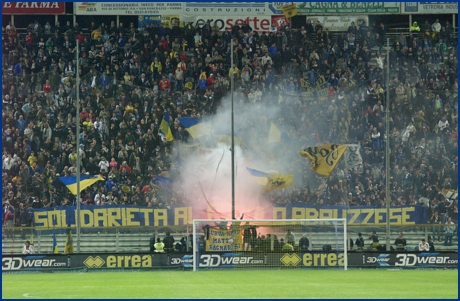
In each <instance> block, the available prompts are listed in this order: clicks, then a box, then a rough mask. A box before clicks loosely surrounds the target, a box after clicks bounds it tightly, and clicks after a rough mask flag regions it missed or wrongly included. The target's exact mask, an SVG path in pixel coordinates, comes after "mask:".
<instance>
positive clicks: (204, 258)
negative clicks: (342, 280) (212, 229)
mask: <svg viewBox="0 0 460 301" xmlns="http://www.w3.org/2000/svg"><path fill="white" fill-rule="evenodd" d="M198 264H199V267H200V268H244V267H245V266H252V267H254V268H257V267H258V268H322V267H336V268H340V267H341V266H343V265H344V254H343V253H340V252H338V253H336V252H330V253H324V252H311V253H267V254H264V253H216V252H213V253H203V254H201V255H200V260H199V262H198ZM192 266H193V255H192V254H191V253H169V254H164V253H163V254H152V253H116V254H113V253H101V254H96V253H94V254H62V255H58V254H50V255H3V256H2V272H12V271H47V270H65V269H71V268H72V269H78V268H84V269H94V270H96V269H153V268H159V269H161V268H176V269H186V268H192ZM348 266H349V267H353V268H363V267H370V268H388V267H401V268H402V267H405V268H407V267H412V268H426V267H430V268H456V267H457V266H458V253H455V252H446V253H443V252H420V253H410V252H404V253H394V252H381V253H379V252H364V253H355V252H352V253H349V254H348Z"/></svg>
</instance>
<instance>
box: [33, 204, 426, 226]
mask: <svg viewBox="0 0 460 301" xmlns="http://www.w3.org/2000/svg"><path fill="white" fill-rule="evenodd" d="M192 214H194V215H195V216H192ZM264 215H265V216H266V218H273V219H324V218H347V220H348V224H349V225H385V223H386V208H385V207H377V208H375V207H370V206H356V207H351V208H348V207H347V206H315V205H308V204H302V203H294V204H292V203H291V204H287V205H283V206H279V205H275V206H273V207H271V208H270V207H269V209H268V211H267V212H266V213H265V214H264ZM200 217H201V216H198V213H197V212H193V213H192V207H186V206H182V207H180V206H171V207H170V208H165V209H152V208H151V207H139V206H128V205H120V206H117V207H115V206H110V205H102V206H81V210H80V222H81V226H82V228H85V229H88V228H92V227H124V226H139V227H142V226H182V225H187V224H191V223H192V221H193V218H200ZM34 218H35V220H34V224H35V226H36V227H37V228H39V229H40V230H44V229H50V230H51V229H54V228H65V227H68V226H69V225H70V226H71V227H74V226H75V206H62V207H56V208H42V209H35V211H34ZM389 218H390V223H391V225H393V226H399V225H415V224H426V223H427V208H426V207H424V206H420V205H416V206H401V207H392V208H390V216H389Z"/></svg>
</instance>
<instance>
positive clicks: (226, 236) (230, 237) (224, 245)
mask: <svg viewBox="0 0 460 301" xmlns="http://www.w3.org/2000/svg"><path fill="white" fill-rule="evenodd" d="M242 234H243V231H242V230H241V228H240V227H239V226H235V227H232V229H230V230H219V229H213V228H206V229H205V236H206V251H208V252H225V251H227V252H228V251H242V250H243V243H242Z"/></svg>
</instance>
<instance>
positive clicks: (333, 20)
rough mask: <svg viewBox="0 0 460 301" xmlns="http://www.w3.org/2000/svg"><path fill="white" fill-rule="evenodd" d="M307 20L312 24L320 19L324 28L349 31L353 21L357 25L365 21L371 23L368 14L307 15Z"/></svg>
mask: <svg viewBox="0 0 460 301" xmlns="http://www.w3.org/2000/svg"><path fill="white" fill-rule="evenodd" d="M307 20H311V21H312V24H316V21H320V22H321V24H322V25H323V28H324V29H326V28H327V29H329V31H347V30H348V26H350V25H351V22H355V25H356V27H359V26H360V25H361V24H362V23H363V21H364V22H366V24H369V17H368V16H364V15H363V16H314V17H311V16H307Z"/></svg>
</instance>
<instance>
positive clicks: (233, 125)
mask: <svg viewBox="0 0 460 301" xmlns="http://www.w3.org/2000/svg"><path fill="white" fill-rule="evenodd" d="M230 65H231V68H232V74H231V75H232V77H231V79H230V83H231V95H232V146H231V155H232V219H236V218H235V133H234V127H235V123H234V116H233V90H234V88H235V87H234V81H235V68H234V67H233V38H232V40H231V44H230Z"/></svg>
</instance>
